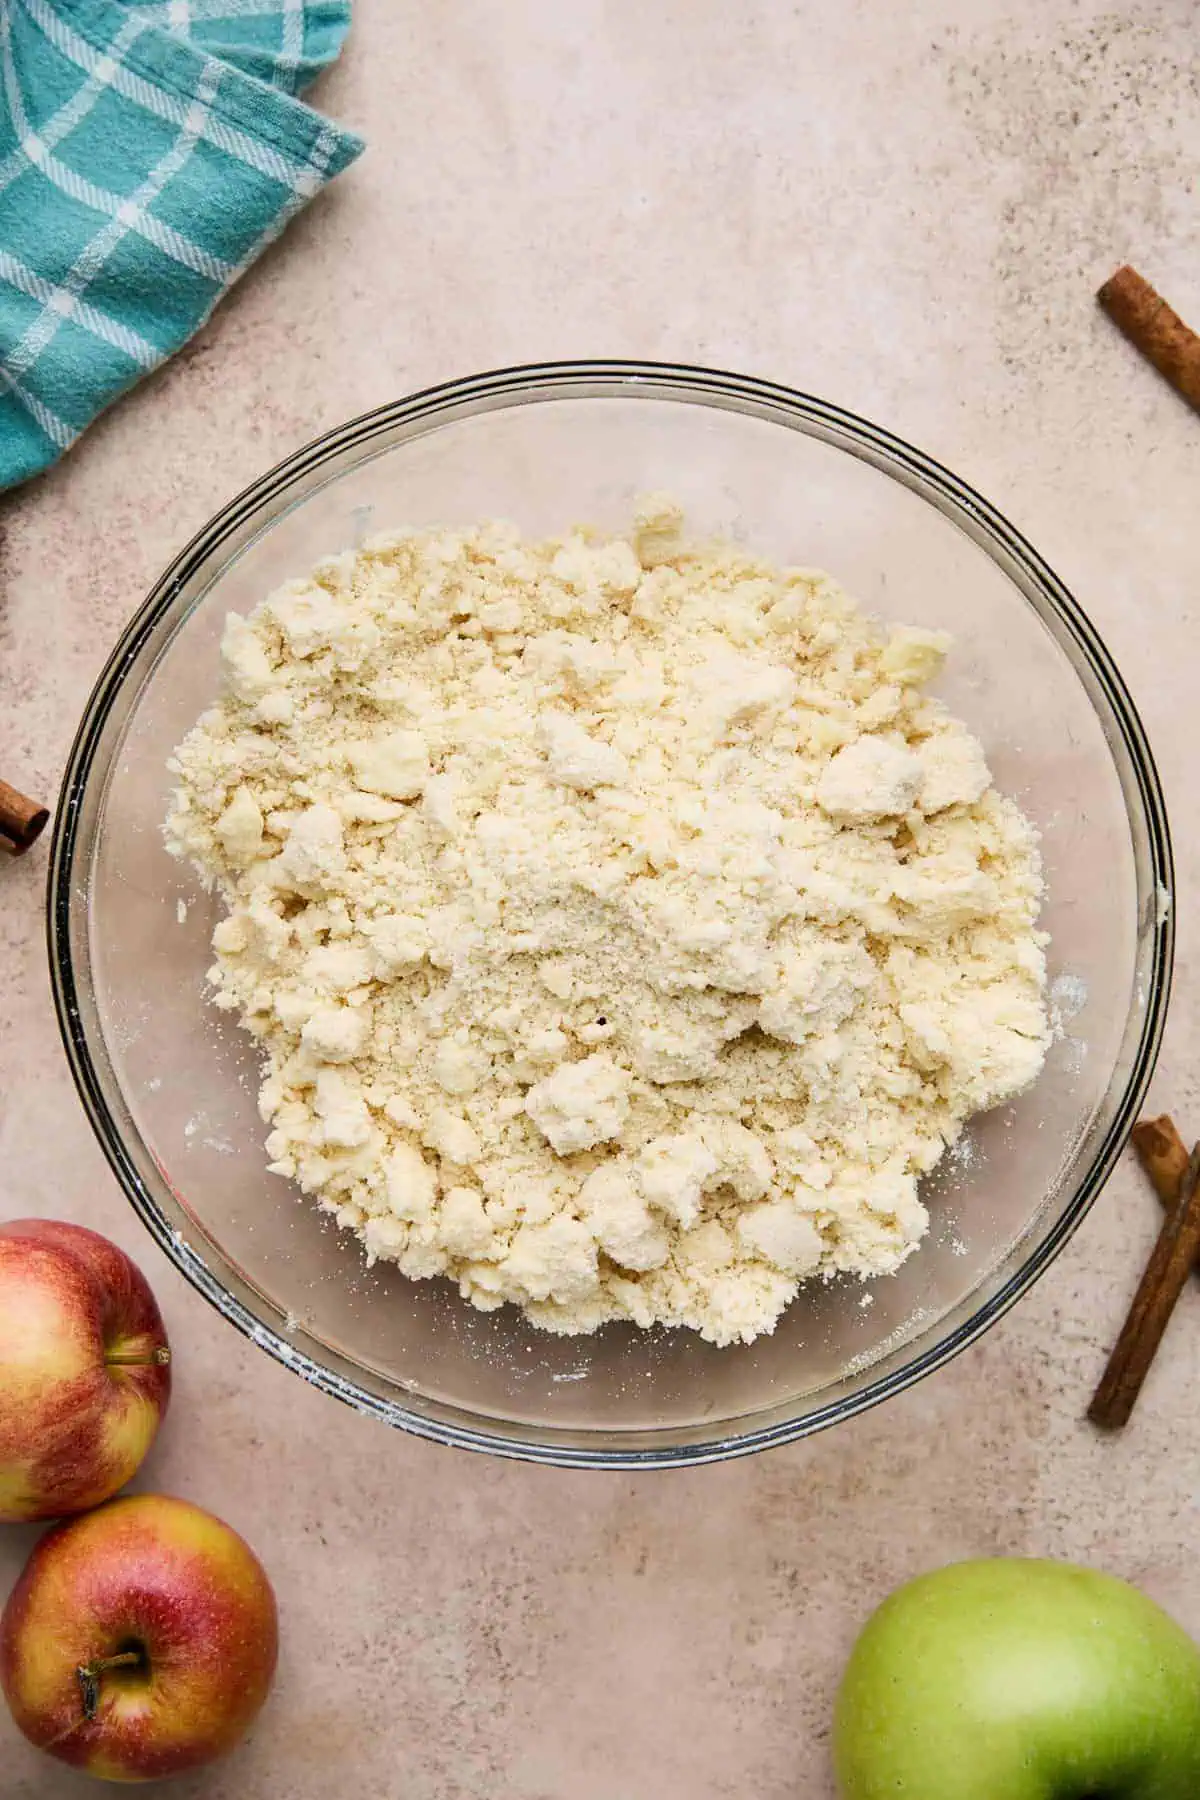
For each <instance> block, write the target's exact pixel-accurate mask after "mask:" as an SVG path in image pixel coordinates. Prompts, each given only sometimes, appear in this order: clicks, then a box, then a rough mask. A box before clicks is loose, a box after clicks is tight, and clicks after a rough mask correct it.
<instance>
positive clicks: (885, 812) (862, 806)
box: [167, 499, 1048, 1344]
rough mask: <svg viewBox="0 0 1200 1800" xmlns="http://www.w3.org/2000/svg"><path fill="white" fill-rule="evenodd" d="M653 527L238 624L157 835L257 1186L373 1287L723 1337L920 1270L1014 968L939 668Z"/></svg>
mask: <svg viewBox="0 0 1200 1800" xmlns="http://www.w3.org/2000/svg"><path fill="white" fill-rule="evenodd" d="M681 525H682V521H681V516H680V514H679V512H678V510H677V509H676V508H674V507H672V506H671V505H670V504H669V503H668V502H666V501H665V500H662V499H652V500H649V501H646V502H644V503H642V505H641V506H640V507H639V509H638V512H637V515H636V518H635V523H634V528H633V530H632V532H631V534H630V535H629V536H628V537H627V538H626V537H618V538H608V537H601V536H599V535H597V534H594V533H592V532H590V531H587V530H576V531H572V532H570V533H569V534H567V535H565V536H563V537H560V538H554V539H551V540H549V541H547V542H542V543H526V542H524V541H523V540H522V539H521V537H520V536H519V535H518V533H517V531H516V530H515V529H514V528H513V527H511V526H509V525H503V524H493V523H489V524H482V525H479V526H477V527H474V528H472V529H470V530H465V531H448V530H435V531H401V532H398V533H396V534H394V535H389V536H385V537H380V538H377V539H375V540H374V541H373V542H371V543H368V544H367V545H366V546H365V548H364V549H362V550H361V551H360V552H358V553H357V554H356V555H345V556H342V557H338V558H336V559H333V560H331V561H329V562H326V563H324V564H322V565H321V566H319V567H318V568H317V570H316V571H315V572H314V574H313V575H312V576H311V577H310V578H308V579H305V580H299V581H292V582H289V583H287V584H286V585H285V586H283V587H282V588H280V589H279V590H278V591H277V592H275V593H273V594H271V595H270V596H269V597H268V598H267V599H265V600H263V601H262V602H261V603H260V604H259V605H258V606H257V607H255V609H254V611H253V612H252V613H251V614H250V616H249V618H241V617H237V616H231V617H230V618H229V620H228V623H227V625H226V628H225V636H224V642H223V658H224V667H225V689H224V693H223V696H222V698H221V699H220V700H219V702H218V703H217V704H216V705H215V706H214V707H213V708H212V709H211V710H210V711H209V712H207V713H205V715H204V716H203V718H202V719H201V720H200V721H199V723H198V724H197V726H196V727H195V729H194V730H193V731H192V732H191V733H190V735H189V736H188V737H187V738H186V740H185V741H184V743H183V744H182V745H181V746H180V748H179V750H178V751H177V753H176V756H175V758H174V759H173V762H172V768H173V769H174V771H175V772H176V774H177V777H178V783H179V785H178V789H177V791H176V793H175V796H174V801H173V804H172V808H171V812H170V817H169V820H168V825H167V838H168V843H169V846H170V848H171V849H172V850H173V851H174V852H175V853H176V854H178V855H180V856H184V857H187V858H190V859H191V861H192V862H194V863H195V864H196V866H197V867H198V869H199V870H200V871H201V873H202V875H203V876H204V877H205V879H206V880H208V881H210V882H216V883H217V884H218V886H219V888H220V891H221V893H222V895H223V896H224V898H225V900H226V902H227V905H228V915H227V916H226V917H225V918H224V919H223V920H222V921H221V923H220V924H219V925H218V926H217V928H216V931H215V933H214V940H213V942H214V948H215V951H216V963H215V966H214V968H213V970H212V972H211V979H212V982H213V984H214V987H215V998H216V1004H217V1005H218V1006H220V1007H224V1008H227V1009H229V1010H231V1011H235V1012H237V1013H238V1014H239V1016H240V1018H241V1021H242V1023H243V1024H244V1025H245V1026H246V1028H247V1029H248V1030H249V1031H251V1032H252V1033H253V1034H254V1035H255V1037H256V1038H258V1040H259V1041H260V1043H261V1046H262V1050H263V1054H264V1057H265V1080H264V1083H263V1088H262V1093H261V1110H262V1114H263V1117H264V1119H265V1120H266V1121H268V1122H269V1124H270V1126H271V1131H270V1136H269V1137H268V1139H267V1148H268V1152H269V1155H270V1158H271V1164H270V1166H271V1168H272V1169H273V1170H274V1171H275V1172H276V1173H278V1174H280V1175H284V1176H289V1177H292V1178H294V1179H295V1180H296V1181H297V1182H298V1183H299V1185H300V1187H301V1188H302V1189H303V1190H304V1191H305V1192H306V1193H310V1194H315V1195H316V1196H317V1198H318V1200H319V1201H320V1204H321V1205H322V1206H323V1207H326V1208H328V1209H329V1210H330V1211H332V1212H333V1213H334V1214H336V1217H337V1219H338V1222H339V1223H340V1224H342V1225H344V1226H348V1227H350V1228H352V1229H353V1230H354V1231H356V1232H357V1233H358V1235H359V1237H360V1238H361V1239H362V1242H363V1244H364V1245H365V1247H366V1251H367V1254H368V1257H369V1258H370V1259H372V1260H373V1259H375V1258H379V1257H385V1258H389V1259H393V1260H395V1261H396V1262H397V1263H398V1264H399V1265H400V1268H401V1269H402V1270H403V1271H404V1272H405V1273H406V1274H407V1275H410V1276H412V1277H414V1278H416V1279H423V1278H425V1277H428V1276H434V1275H448V1276H450V1277H451V1278H452V1279H453V1280H455V1281H456V1282H457V1283H458V1285H459V1288H460V1290H461V1292H462V1293H463V1294H464V1295H465V1296H466V1298H467V1299H469V1300H470V1301H472V1302H473V1303H474V1304H475V1305H476V1306H479V1307H482V1308H485V1309H490V1308H493V1307H498V1306H500V1305H501V1304H503V1303H504V1302H505V1301H512V1302H514V1303H516V1304H517V1305H519V1306H521V1307H523V1308H524V1310H525V1312H526V1313H527V1315H528V1316H529V1317H530V1318H531V1319H532V1320H533V1321H534V1323H535V1324H537V1325H540V1326H543V1327H545V1328H547V1329H549V1330H552V1331H559V1332H586V1331H591V1330H594V1329H595V1328H596V1327H597V1326H599V1325H600V1324H602V1323H603V1322H604V1321H606V1320H609V1319H632V1320H634V1321H636V1323H637V1324H639V1325H644V1326H649V1325H652V1324H654V1323H656V1322H662V1323H665V1324H668V1325H686V1326H690V1327H692V1328H693V1329H694V1330H696V1331H698V1332H700V1333H701V1334H702V1335H703V1336H704V1337H705V1338H708V1339H709V1340H711V1341H712V1342H713V1343H716V1344H728V1343H732V1342H735V1341H738V1340H741V1341H749V1340H751V1339H752V1338H754V1337H755V1336H756V1335H757V1334H758V1333H760V1332H763V1331H770V1330H771V1329H772V1327H773V1326H774V1324H775V1322H776V1320H777V1319H778V1317H779V1314H780V1313H781V1311H782V1310H783V1308H784V1307H785V1306H786V1305H787V1303H788V1301H789V1300H790V1299H791V1298H792V1297H793V1296H794V1295H795V1293H796V1290H797V1287H798V1284H799V1283H800V1282H802V1281H803V1280H805V1279H806V1278H807V1277H810V1276H813V1275H816V1274H818V1273H820V1274H830V1273H832V1272H834V1271H836V1270H848V1271H851V1272H853V1273H856V1274H859V1275H862V1276H864V1277H865V1276H870V1275H877V1274H880V1273H883V1272H886V1271H890V1270H893V1269H895V1268H897V1267H898V1265H899V1264H900V1263H901V1262H902V1261H903V1260H904V1258H905V1257H906V1256H907V1255H908V1254H909V1253H910V1251H911V1250H912V1249H913V1248H914V1246H915V1245H916V1244H917V1242H918V1240H919V1239H920V1237H921V1236H922V1233H923V1232H924V1231H925V1228H926V1225H927V1215H926V1213H925V1210H924V1208H923V1206H922V1205H921V1202H920V1200H919V1198H918V1193H917V1180H918V1177H919V1176H920V1175H922V1174H924V1173H925V1172H927V1171H928V1170H930V1169H931V1168H932V1167H933V1166H934V1164H935V1163H936V1162H937V1160H938V1158H939V1157H940V1156H941V1154H942V1152H943V1150H944V1149H945V1147H946V1146H947V1145H948V1144H950V1143H952V1142H953V1141H954V1139H955V1138H956V1137H957V1135H958V1133H959V1131H960V1130H961V1128H962V1125H963V1123H964V1121H965V1120H966V1118H967V1117H968V1116H969V1115H970V1114H971V1113H973V1112H976V1111H977V1110H979V1109H981V1108H983V1107H989V1106H994V1105H996V1104H997V1102H999V1101H1002V1100H1005V1099H1008V1098H1009V1097H1010V1096H1011V1095H1014V1094H1016V1093H1018V1092H1020V1090H1021V1089H1023V1088H1025V1087H1026V1086H1028V1084H1029V1083H1030V1082H1031V1081H1033V1079H1034V1078H1035V1076H1036V1075H1037V1073H1038V1071H1039V1069H1040V1067H1041V1064H1042V1060H1043V1057H1044V1054H1045V1050H1046V1046H1047V1043H1048V1031H1047V1017H1046V1008H1045V1003H1044V990H1045V965H1044V958H1043V951H1042V945H1043V943H1044V941H1045V940H1044V937H1043V936H1042V935H1041V934H1039V933H1038V931H1037V929H1036V919H1037V913H1038V908H1039V901H1040V896H1041V875H1040V867H1039V859H1038V853H1037V846H1036V840H1035V833H1034V831H1033V829H1032V827H1031V826H1030V824H1029V823H1028V822H1027V820H1026V819H1025V818H1024V817H1023V816H1022V814H1021V813H1020V811H1019V810H1018V809H1017V807H1016V806H1015V805H1014V804H1013V802H1012V801H1011V800H1007V799H1004V798H1002V797H1001V796H1000V795H999V794H998V793H997V792H996V791H995V789H994V788H993V787H992V785H991V778H990V776H989V773H988V769H987V765H986V763H985V761H984V755H983V751H982V749H981V748H980V746H979V744H978V743H977V742H976V740H975V739H974V738H973V737H972V736H971V735H970V733H969V732H968V731H967V730H966V728H965V727H964V726H963V725H962V724H960V723H959V722H958V721H957V720H956V719H954V718H952V717H950V716H949V715H948V714H947V712H946V711H945V709H944V708H943V706H942V705H941V704H940V703H939V702H937V701H936V700H933V699H930V698H928V697H926V695H925V694H924V693H923V691H922V690H923V686H924V684H925V683H927V682H928V681H929V679H930V678H931V677H932V676H933V675H935V674H936V672H937V670H938V668H939V667H940V665H941V662H942V659H943V657H944V655H945V653H946V650H947V647H948V643H949V640H948V638H947V637H946V636H945V635H944V634H940V633H935V632H930V631H923V630H918V629H913V628H901V629H897V630H892V631H890V632H889V631H886V630H884V629H883V628H881V627H880V626H878V625H877V624H875V623H873V622H872V621H870V620H868V619H867V618H865V617H864V616H863V615H862V614H861V613H860V612H859V611H858V610H857V608H856V606H855V605H854V603H853V601H851V600H850V599H849V598H848V597H847V596H846V594H845V593H843V592H842V590H841V589H840V588H839V587H838V586H837V584H836V583H835V582H834V581H833V580H831V579H830V577H829V576H827V575H824V574H820V573H818V572H815V571H813V570H810V569H801V568H784V569H777V568H773V567H771V566H769V565H768V564H766V563H764V562H762V561H761V560H759V559H758V558H756V557H754V556H752V555H749V554H747V553H746V552H744V551H742V550H740V549H735V548H731V547H729V546H728V545H713V544H709V545H703V546H699V547H697V546H691V545H689V544H688V543H687V542H686V540H685V538H684V536H683V534H682V529H681Z"/></svg>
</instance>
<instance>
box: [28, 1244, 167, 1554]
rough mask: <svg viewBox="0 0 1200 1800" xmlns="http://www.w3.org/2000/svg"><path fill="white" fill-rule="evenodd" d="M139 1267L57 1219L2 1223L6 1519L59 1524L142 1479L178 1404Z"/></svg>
mask: <svg viewBox="0 0 1200 1800" xmlns="http://www.w3.org/2000/svg"><path fill="white" fill-rule="evenodd" d="M170 1360H171V1352H170V1350H169V1349H168V1348H167V1334H166V1331H165V1330H164V1328H163V1322H162V1315H161V1313H160V1312H159V1310H158V1306H157V1303H156V1301H155V1299H154V1295H153V1294H152V1293H151V1292H150V1288H149V1286H148V1284H147V1282H146V1278H145V1276H144V1275H143V1274H142V1273H141V1271H140V1269H138V1267H137V1266H136V1264H134V1263H132V1262H131V1261H130V1259H129V1258H128V1257H127V1256H126V1255H125V1252H124V1251H123V1250H118V1248H117V1246H116V1245H115V1244H110V1243H109V1241H108V1239H107V1238H102V1237H100V1236H99V1234H98V1233H97V1232H94V1231H85V1230H84V1228H83V1227H82V1226H81V1225H64V1224H61V1223H59V1222H58V1221H57V1220H53V1219H17V1220H15V1221H14V1222H13V1223H12V1224H8V1225H0V1522H4V1521H12V1520H17V1519H53V1518H58V1517H60V1516H61V1515H62V1514H63V1513H74V1512H82V1511H84V1509H85V1508H87V1507H89V1506H96V1505H97V1504H98V1503H99V1502H100V1501H101V1500H107V1499H108V1498H109V1496H110V1495H111V1494H115V1493H116V1491H117V1489H118V1488H120V1487H123V1486H124V1485H125V1483H126V1482H127V1481H128V1480H129V1479H130V1477H131V1476H132V1475H134V1474H135V1473H136V1471H137V1469H138V1466H139V1465H140V1463H141V1461H142V1458H143V1457H144V1456H145V1454H146V1452H147V1450H149V1448H150V1446H151V1444H152V1443H153V1442H154V1437H155V1433H156V1432H157V1430H158V1427H159V1424H160V1423H161V1421H162V1417H163V1414H164V1413H165V1412H166V1410H167V1402H168V1401H169V1399H170V1396H171V1371H170V1367H169V1364H170Z"/></svg>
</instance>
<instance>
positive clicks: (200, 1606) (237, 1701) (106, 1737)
mask: <svg viewBox="0 0 1200 1800" xmlns="http://www.w3.org/2000/svg"><path fill="white" fill-rule="evenodd" d="M277 1649H278V1625H277V1621H276V1612H275V1596H274V1594H273V1592H272V1590H271V1584H270V1582H269V1581H268V1580H267V1577H266V1574H265V1572H264V1570H263V1567H262V1564H261V1563H260V1562H259V1560H258V1558H257V1557H256V1556H255V1554H254V1552H253V1551H252V1550H251V1549H250V1546H249V1545H248V1544H246V1543H244V1542H243V1540H242V1539H241V1538H240V1537H239V1536H238V1534H237V1532H236V1531H232V1530H231V1529H230V1527H229V1526H228V1525H224V1524H222V1522H221V1520H220V1519H215V1518H214V1517H213V1516H212V1514H211V1513H207V1512H204V1511H202V1510H201V1508H200V1507H198V1506H191V1505H189V1503H188V1502H187V1501H186V1500H172V1499H170V1498H168V1497H167V1496H166V1495H164V1494H133V1495H129V1496H127V1497H126V1498H124V1499H122V1500H111V1501H110V1502H109V1503H108V1505H107V1506H102V1507H100V1508H99V1510H98V1511H97V1512H93V1513H88V1514H87V1516H86V1517H85V1518H82V1519H72V1520H70V1521H69V1522H68V1523H67V1524H65V1525H59V1526H57V1527H56V1528H55V1529H54V1530H53V1531H51V1532H49V1533H48V1534H47V1535H46V1536H45V1537H44V1538H43V1539H42V1541H41V1543H40V1544H38V1545H37V1547H36V1549H35V1550H34V1552H33V1555H32V1556H31V1557H30V1559H29V1561H28V1563H26V1565H25V1569H24V1572H23V1573H22V1575H21V1578H20V1580H19V1581H18V1582H17V1585H16V1587H15V1588H14V1589H13V1591H12V1594H11V1595H10V1597H9V1600H8V1604H7V1606H6V1607H5V1608H4V1612H3V1614H0V1688H3V1690H4V1696H5V1698H6V1699H7V1701H8V1704H9V1706H10V1707H11V1709H12V1715H13V1718H14V1719H15V1720H16V1722H17V1725H18V1726H19V1728H20V1729H21V1731H23V1732H24V1734H25V1736H26V1737H27V1738H28V1739H29V1741H30V1743H32V1744H36V1745H37V1746H38V1748H39V1749H40V1750H48V1751H49V1752H50V1754H51V1755H52V1756H56V1757H59V1758H60V1759H61V1760H62V1761H63V1762H67V1763H70V1764H72V1766H73V1767H75V1768H78V1769H84V1770H86V1771H87V1773H88V1774H90V1775H97V1776H99V1777H101V1779H103V1780H105V1781H151V1780H153V1779H155V1778H156V1777H159V1776H164V1775H178V1774H181V1773H182V1772H183V1771H184V1770H186V1769H196V1768H199V1767H201V1766H202V1765H203V1764H204V1763H208V1762H211V1761H212V1760H213V1758H214V1757H217V1756H222V1755H224V1753H225V1752H226V1751H227V1750H232V1749H233V1748H234V1746H235V1745H236V1744H238V1743H239V1742H240V1741H241V1739H242V1738H243V1737H244V1736H245V1734H246V1732H247V1731H248V1730H249V1728H250V1726H251V1724H252V1723H253V1721H254V1719H255V1718H256V1717H257V1714H258V1712H259V1709H260V1707H261V1706H262V1703H263V1701H264V1700H265V1699H266V1697H267V1692H268V1690H269V1688H270V1686H271V1677H272V1676H273V1674H274V1673H275V1657H276V1653H277Z"/></svg>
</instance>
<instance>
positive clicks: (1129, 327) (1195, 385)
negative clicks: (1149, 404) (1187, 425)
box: [1096, 264, 1200, 412]
mask: <svg viewBox="0 0 1200 1800" xmlns="http://www.w3.org/2000/svg"><path fill="white" fill-rule="evenodd" d="M1096 298H1097V300H1098V301H1099V302H1100V305H1101V306H1102V307H1103V309H1104V311H1105V312H1106V313H1107V314H1108V316H1109V318H1110V319H1111V320H1112V322H1113V324H1114V325H1115V326H1116V327H1117V328H1118V330H1120V331H1123V332H1124V334H1125V336H1126V337H1127V338H1128V339H1129V341H1130V343H1131V344H1132V345H1133V347H1134V349H1135V350H1140V351H1141V353H1142V355H1143V356H1144V357H1145V358H1146V360H1147V362H1151V363H1153V364H1154V367H1155V368H1156V369H1157V370H1158V372H1159V374H1160V375H1161V376H1162V377H1163V379H1164V380H1165V381H1169V382H1170V384H1171V386H1172V387H1173V388H1174V389H1175V391H1176V393H1177V394H1182V395H1183V398H1184V399H1185V400H1186V401H1187V402H1188V404H1189V405H1190V406H1194V407H1195V408H1196V411H1197V412H1200V337H1198V336H1197V335H1196V333H1195V332H1194V331H1192V330H1190V329H1189V328H1188V326H1186V325H1185V324H1184V322H1183V320H1182V319H1181V318H1180V317H1179V314H1178V313H1177V312H1173V311H1172V309H1171V308H1170V307H1169V306H1168V305H1167V303H1166V301H1165V300H1164V299H1163V298H1162V296H1161V295H1160V294H1156V293H1155V291H1154V289H1153V288H1152V287H1151V286H1150V283H1149V282H1148V281H1146V280H1144V279H1143V277H1142V276H1140V275H1139V274H1138V272H1137V270H1136V269H1131V268H1130V267H1129V265H1128V264H1126V265H1125V266H1124V268H1120V269H1118V270H1117V272H1116V274H1115V275H1113V276H1111V277H1110V279H1109V280H1108V281H1106V282H1105V283H1104V286H1103V287H1102V288H1101V289H1100V292H1099V293H1098V294H1097V295H1096Z"/></svg>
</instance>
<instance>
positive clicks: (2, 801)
mask: <svg viewBox="0 0 1200 1800" xmlns="http://www.w3.org/2000/svg"><path fill="white" fill-rule="evenodd" d="M49 817H50V814H49V813H48V812H47V811H46V808H45V807H44V806H39V805H38V802H37V801H36V800H30V799H29V798H28V797H27V796H26V795H25V794H19V793H18V792H17V790H16V788H14V787H9V785H8V783H7V781H0V845H2V846H3V848H4V849H5V850H9V851H11V852H12V854H13V855H14V856H20V854H21V852H22V851H23V850H28V848H29V846H30V844H32V843H34V842H35V840H36V839H37V838H39V837H40V836H41V834H42V832H43V831H44V830H45V828H46V821H47V819H49Z"/></svg>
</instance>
